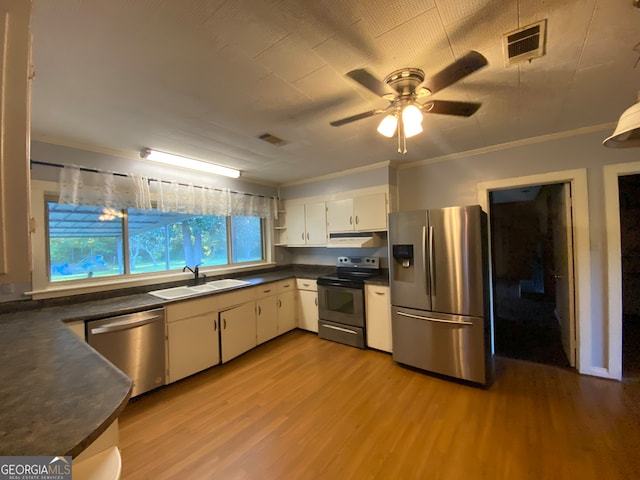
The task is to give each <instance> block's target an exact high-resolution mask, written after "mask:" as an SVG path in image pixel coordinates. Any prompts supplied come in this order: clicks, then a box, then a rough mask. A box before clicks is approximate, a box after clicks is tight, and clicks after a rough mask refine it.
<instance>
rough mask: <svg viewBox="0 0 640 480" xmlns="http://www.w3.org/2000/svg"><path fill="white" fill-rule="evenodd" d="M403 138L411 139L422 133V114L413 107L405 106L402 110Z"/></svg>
mask: <svg viewBox="0 0 640 480" xmlns="http://www.w3.org/2000/svg"><path fill="white" fill-rule="evenodd" d="M402 123H403V125H404V136H405V137H406V138H411V137H413V136H414V135H417V134H419V133H421V132H422V112H421V111H420V109H419V108H418V107H416V106H415V105H407V106H406V107H404V109H403V110H402Z"/></svg>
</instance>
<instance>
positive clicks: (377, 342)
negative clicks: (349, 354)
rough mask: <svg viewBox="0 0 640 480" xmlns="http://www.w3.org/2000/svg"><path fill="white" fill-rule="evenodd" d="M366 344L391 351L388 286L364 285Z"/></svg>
mask: <svg viewBox="0 0 640 480" xmlns="http://www.w3.org/2000/svg"><path fill="white" fill-rule="evenodd" d="M365 299H366V307H365V308H366V312H367V345H368V346H369V347H371V348H375V349H378V350H382V351H385V352H391V304H390V296H389V287H385V286H379V285H366V286H365Z"/></svg>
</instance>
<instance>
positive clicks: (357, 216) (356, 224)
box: [356, 215, 359, 225]
mask: <svg viewBox="0 0 640 480" xmlns="http://www.w3.org/2000/svg"><path fill="white" fill-rule="evenodd" d="M358 222H359V220H358V215H356V225H357V224H358Z"/></svg>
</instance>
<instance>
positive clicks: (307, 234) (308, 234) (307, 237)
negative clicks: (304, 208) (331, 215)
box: [307, 232, 309, 240]
mask: <svg viewBox="0 0 640 480" xmlns="http://www.w3.org/2000/svg"><path fill="white" fill-rule="evenodd" d="M307 240H309V232H307Z"/></svg>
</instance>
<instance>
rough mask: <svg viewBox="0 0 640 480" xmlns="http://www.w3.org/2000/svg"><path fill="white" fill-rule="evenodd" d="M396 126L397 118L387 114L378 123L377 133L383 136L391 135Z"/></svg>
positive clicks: (394, 131)
mask: <svg viewBox="0 0 640 480" xmlns="http://www.w3.org/2000/svg"><path fill="white" fill-rule="evenodd" d="M397 127H398V118H397V117H396V116H395V115H387V116H386V117H384V118H383V119H382V121H381V122H380V125H378V133H379V134H380V135H384V136H385V137H389V138H391V137H393V134H394V133H396V128H397Z"/></svg>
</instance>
